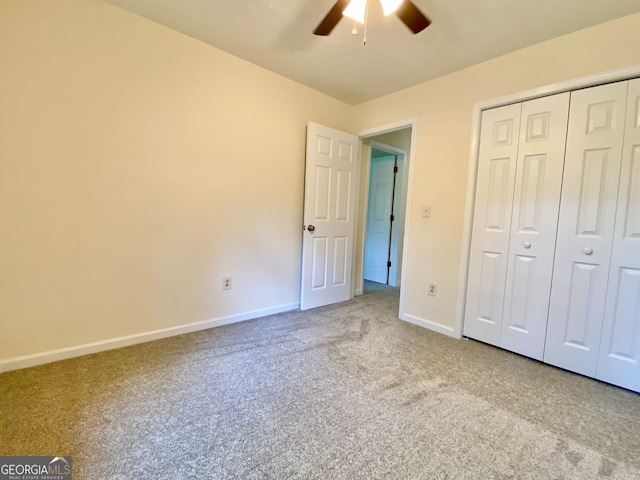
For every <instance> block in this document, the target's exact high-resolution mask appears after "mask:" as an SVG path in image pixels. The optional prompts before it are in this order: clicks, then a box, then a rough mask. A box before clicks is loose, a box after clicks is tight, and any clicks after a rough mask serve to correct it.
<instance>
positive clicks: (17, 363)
mask: <svg viewBox="0 0 640 480" xmlns="http://www.w3.org/2000/svg"><path fill="white" fill-rule="evenodd" d="M297 308H300V304H299V303H289V304H285V305H278V306H275V307H270V308H264V309H261V310H253V311H251V312H246V313H241V314H238V315H231V316H228V317H221V318H214V319H210V320H204V321H202V322H195V323H188V324H186V325H180V326H177V327H171V328H165V329H162V330H154V331H152V332H145V333H138V334H135V335H127V336H125V337H117V338H111V339H109V340H101V341H99V342H91V343H85V344H83V345H74V346H73V347H66V348H60V349H57V350H49V351H47V352H41V353H34V354H31V355H22V356H19V357H13V358H7V359H5V360H0V373H2V372H9V371H11V370H18V369H20V368H27V367H33V366H36V365H43V364H45V363H51V362H57V361H58V360H66V359H68V358H74V357H80V356H82V355H89V354H91V353H98V352H103V351H105V350H113V349H116V348H122V347H128V346H130V345H135V344H137V343H145V342H150V341H152V340H159V339H161V338H167V337H174V336H176V335H183V334H185V333H191V332H197V331H199V330H207V329H209V328H214V327H221V326H223V325H229V324H232V323H238V322H243V321H245V320H252V319H254V318H259V317H266V316H267V315H273V314H275V313H282V312H288V311H291V310H296V309H297Z"/></svg>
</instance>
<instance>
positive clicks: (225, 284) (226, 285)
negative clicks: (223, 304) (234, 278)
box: [222, 275, 231, 290]
mask: <svg viewBox="0 0 640 480" xmlns="http://www.w3.org/2000/svg"><path fill="white" fill-rule="evenodd" d="M222 289H223V290H231V275H228V276H226V277H222Z"/></svg>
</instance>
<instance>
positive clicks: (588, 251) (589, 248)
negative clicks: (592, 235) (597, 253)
mask: <svg viewBox="0 0 640 480" xmlns="http://www.w3.org/2000/svg"><path fill="white" fill-rule="evenodd" d="M582 253H584V254H585V255H591V254H593V249H592V248H591V247H584V248H583V249H582Z"/></svg>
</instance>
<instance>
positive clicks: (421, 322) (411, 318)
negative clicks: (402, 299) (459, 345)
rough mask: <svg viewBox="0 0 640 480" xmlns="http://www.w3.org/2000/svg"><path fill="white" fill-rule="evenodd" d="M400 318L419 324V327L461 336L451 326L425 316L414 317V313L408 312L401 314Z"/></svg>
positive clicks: (450, 335) (452, 335)
mask: <svg viewBox="0 0 640 480" xmlns="http://www.w3.org/2000/svg"><path fill="white" fill-rule="evenodd" d="M400 320H403V321H405V322H408V323H413V324H414V325H418V326H419V327H423V328H426V329H428V330H433V331H434V332H437V333H441V334H443V335H447V336H448V337H454V338H459V337H458V336H457V335H456V333H455V331H454V329H453V328H451V327H448V326H446V325H441V324H439V323H435V322H432V321H430V320H425V319H423V318H418V317H414V316H413V315H409V314H408V313H403V314H401V315H400Z"/></svg>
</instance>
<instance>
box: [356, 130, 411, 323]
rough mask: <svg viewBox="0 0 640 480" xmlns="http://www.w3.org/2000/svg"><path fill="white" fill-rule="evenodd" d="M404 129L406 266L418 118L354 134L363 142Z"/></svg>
mask: <svg viewBox="0 0 640 480" xmlns="http://www.w3.org/2000/svg"><path fill="white" fill-rule="evenodd" d="M405 128H411V146H410V148H409V151H407V152H404V154H405V168H404V173H403V180H402V181H403V185H406V192H405V193H404V195H405V198H406V201H405V211H404V219H405V222H404V238H403V241H402V265H406V264H407V251H408V247H409V223H410V222H409V221H408V218H409V209H410V205H411V190H412V186H413V165H414V163H415V162H414V158H415V151H416V136H417V131H418V117H412V118H407V119H404V120H398V121H396V122H392V123H387V124H384V125H379V126H377V127H373V128H368V129H366V130H362V131H360V132H358V133H357V134H356V135H357V136H358V137H360V140H365V139H367V138H370V137H375V136H377V135H381V134H383V133H390V132H394V131H396V130H402V129H405ZM360 168H361V169H362V165H360ZM361 171H362V170H361ZM367 188H368V180H367ZM365 210H366V205H365ZM358 214H359V215H361V214H362V213H360V212H358ZM365 214H366V212H365ZM365 218H366V217H365ZM362 235H363V238H362V239H358V240H359V241H360V242H361V247H362V252H363V253H364V235H365V232H364V231H363V233H362ZM363 260H364V259H363ZM363 267H364V263H363ZM406 271H407V269H406V268H403V269H402V274H401V276H400V311H399V315H400V317H402V316H403V315H404V310H405V308H404V303H405V302H404V295H405V277H406ZM354 273H355V268H354ZM357 274H358V275H360V279H362V278H363V274H364V271H363V270H360V271H359V272H358V273H357ZM363 281H364V280H363ZM354 284H355V282H354Z"/></svg>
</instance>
